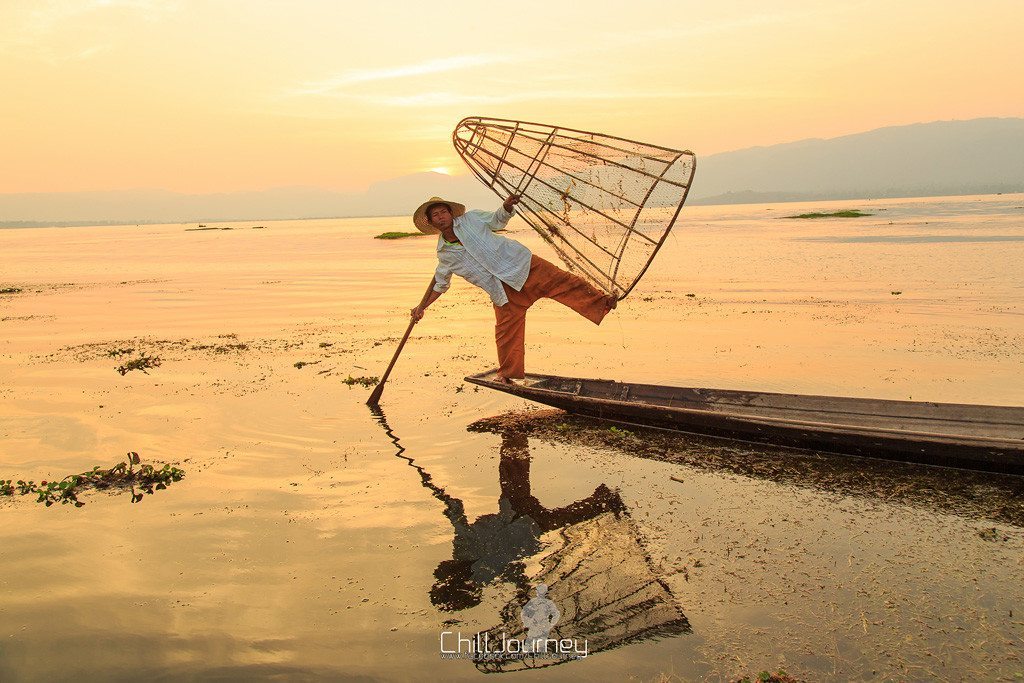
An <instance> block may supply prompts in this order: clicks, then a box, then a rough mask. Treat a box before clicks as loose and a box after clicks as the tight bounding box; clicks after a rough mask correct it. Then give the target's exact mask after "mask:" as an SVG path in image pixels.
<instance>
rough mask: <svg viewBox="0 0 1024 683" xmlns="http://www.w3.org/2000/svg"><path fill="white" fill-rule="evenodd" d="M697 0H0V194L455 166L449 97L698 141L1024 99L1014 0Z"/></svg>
mask: <svg viewBox="0 0 1024 683" xmlns="http://www.w3.org/2000/svg"><path fill="white" fill-rule="evenodd" d="M715 5H716V3H710V2H707V1H706V0H701V1H700V2H691V1H690V0H672V1H671V2H655V1H650V0H634V1H632V2H621V1H616V2H604V1H603V0H602V1H598V2H588V3H584V4H583V5H579V6H578V5H577V4H576V3H570V2H557V1H555V2H553V1H551V0H546V1H544V2H518V3H494V2H468V1H464V0H443V1H440V2H419V1H417V2H389V1H387V0H376V1H370V2H367V1H365V0H364V1H360V2H344V1H341V0H332V1H328V0H323V1H319V2H313V1H311V0H310V1H303V0H292V1H285V0H275V1H269V0H266V1H260V0H247V1H244V2H243V1H241V0H239V1H237V2H236V1H230V2H229V1H223V0H179V1H173V0H169V1H167V2H160V1H158V0H62V1H57V0H0V92H2V93H3V103H2V106H0V131H2V132H0V135H2V140H3V148H2V155H3V156H2V158H3V163H2V164H0V193H6V192H36V191H80V190H120V189H129V188H140V187H147V188H163V189H168V190H176V191H184V192H221V191H235V190H260V189H266V188H270V187H279V186H294V185H312V186H318V187H324V188H331V189H338V190H360V189H363V188H365V187H366V186H368V185H369V184H370V183H372V182H374V181H377V180H382V179H387V178H392V177H395V176H400V175H404V174H407V173H414V172H417V171H425V170H430V169H449V170H451V171H459V172H462V169H461V167H460V163H461V162H459V160H458V159H457V157H456V156H455V154H454V152H453V149H452V145H451V142H450V135H451V130H452V128H453V127H454V126H455V124H456V123H457V122H458V120H459V119H460V118H462V117H463V116H467V115H482V116H498V117H506V118H516V119H526V120H531V121H537V122H541V123H554V124H561V125H565V126H569V127H574V128H584V129H591V130H598V131H601V132H605V133H611V134H616V135H620V136H624V137H630V138H636V139H640V140H644V141H648V142H654V143H660V144H665V145H669V146H678V147H684V148H690V149H693V150H694V151H695V152H697V154H698V155H706V154H712V153H714V152H721V151H726V150H732V149H738V148H742V147H748V146H751V145H770V144H775V143H779V142H788V141H792V140H798V139H802V138H808V137H833V136H836V135H843V134H847V133H856V132H860V131H864V130H868V129H871V128H877V127H879V126H886V125H895V124H906V123H917V122H924V121H935V120H943V119H968V118H975V117H982V116H1024V47H1022V46H1024V40H1022V39H1021V36H1020V30H1021V27H1022V26H1024V2H1021V0H978V1H977V2H972V3H968V2H962V1H960V0H955V1H949V0H923V1H918V0H906V1H903V0H864V1H857V0H852V1H849V2H837V3H823V2H821V1H820V0H815V1H814V2H796V1H789V0H776V2H763V0H762V1H759V2H723V3H717V6H715ZM580 7H582V8H583V9H580Z"/></svg>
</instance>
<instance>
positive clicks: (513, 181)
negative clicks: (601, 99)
mask: <svg viewBox="0 0 1024 683" xmlns="http://www.w3.org/2000/svg"><path fill="white" fill-rule="evenodd" d="M452 142H453V143H454V145H455V149H456V151H457V152H458V153H459V156H460V157H462V160H463V161H464V162H465V163H466V165H467V166H469V168H470V170H472V171H473V173H474V174H475V175H476V176H477V178H479V179H480V180H481V181H482V182H483V183H484V184H485V185H487V186H488V187H490V188H491V189H492V190H493V191H494V192H495V194H497V195H498V196H499V197H501V198H503V199H504V198H505V197H507V196H508V195H511V194H517V195H520V196H521V197H522V201H521V203H520V205H519V206H520V209H521V210H520V215H521V216H522V217H523V219H524V220H525V221H526V222H527V224H529V225H530V227H532V228H533V229H534V230H536V231H537V233H539V234H540V236H541V237H542V238H544V240H546V241H547V242H548V243H549V244H550V245H551V246H552V247H553V248H554V250H555V252H556V253H557V254H558V255H559V257H560V258H561V259H562V261H563V262H564V263H565V265H566V266H567V267H568V268H569V270H570V271H571V272H574V273H576V274H577V275H580V276H581V277H583V278H585V279H586V280H588V281H589V282H591V283H592V284H593V285H595V286H596V287H598V288H599V289H602V290H603V291H605V292H608V293H609V294H613V295H615V296H616V297H617V298H618V299H624V298H625V297H626V296H627V295H628V294H629V293H630V291H632V289H633V287H635V286H636V283H637V282H638V281H639V280H640V278H641V277H642V276H643V274H644V272H646V270H647V268H648V267H649V266H650V264H651V261H652V260H653V259H654V256H655V255H656V254H657V253H658V250H659V249H660V248H661V246H662V244H664V242H665V239H666V237H668V234H669V232H670V231H671V230H672V227H673V226H674V225H675V223H676V220H677V219H678V217H679V212H680V211H681V209H682V207H683V203H684V202H685V201H686V195H687V193H688V192H689V189H690V184H691V182H692V181H693V174H694V171H695V169H696V157H695V155H694V154H693V152H691V151H689V150H676V149H671V148H668V147H661V146H659V145H652V144H648V143H644V142H638V141H636V140H628V139H626V138H619V137H614V136H611V135H603V134H601V133H593V132H588V131H582V130H576V129H573V128H564V127H559V126H550V125H547V124H541V123H530V122H526V121H514V120H511V119H494V118H482V117H477V116H473V117H468V118H465V119H463V120H462V121H460V122H459V125H458V126H456V128H455V131H454V132H453V133H452Z"/></svg>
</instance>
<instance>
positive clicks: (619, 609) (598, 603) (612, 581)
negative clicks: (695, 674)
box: [476, 512, 690, 672]
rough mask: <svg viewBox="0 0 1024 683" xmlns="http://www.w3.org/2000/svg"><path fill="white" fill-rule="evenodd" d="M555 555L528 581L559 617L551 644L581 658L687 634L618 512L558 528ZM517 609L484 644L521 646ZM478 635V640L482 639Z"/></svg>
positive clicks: (533, 664)
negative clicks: (564, 641)
mask: <svg viewBox="0 0 1024 683" xmlns="http://www.w3.org/2000/svg"><path fill="white" fill-rule="evenodd" d="M557 534H558V537H557V538H558V541H556V545H555V548H554V549H553V550H552V549H548V550H547V551H545V556H544V557H543V558H541V559H540V563H541V570H540V571H539V572H538V574H537V575H536V576H533V577H530V580H531V582H532V583H533V584H535V585H536V584H541V583H543V584H546V585H547V587H548V592H547V597H548V598H549V599H550V600H552V601H553V602H554V603H555V605H556V606H557V607H558V609H559V610H560V611H561V617H560V618H559V620H558V622H557V623H556V625H555V627H554V629H553V630H552V631H551V635H550V637H551V638H568V639H573V638H574V639H576V641H577V642H578V643H580V644H582V643H583V641H584V640H586V641H587V649H588V652H589V654H591V655H592V654H594V653H596V652H600V651H602V650H609V649H612V648H615V647H619V646H621V645H626V644H628V643H632V642H636V641H639V640H647V639H650V638H658V637H664V636H671V635H679V634H682V633H689V632H690V624H689V621H687V619H686V616H684V615H683V613H682V611H681V610H680V609H679V607H678V606H677V605H676V602H675V599H674V598H673V597H672V594H671V593H670V592H669V590H668V587H667V586H666V585H665V583H664V582H663V581H662V580H661V579H660V578H658V576H657V575H656V574H655V573H654V571H653V569H652V568H651V566H650V559H649V557H648V555H647V552H646V551H645V550H644V548H643V546H642V545H641V543H640V538H639V532H638V530H637V529H636V528H635V526H634V525H633V523H632V521H631V520H630V519H629V517H628V516H627V515H626V514H625V513H619V514H615V513H613V512H605V513H602V514H600V515H598V516H596V517H594V518H593V519H589V520H586V521H584V522H580V523H578V524H573V525H570V526H567V527H565V528H563V529H560V530H559V531H558V532H557ZM521 607H522V604H521V603H519V602H514V603H512V604H509V605H508V606H506V607H505V608H504V609H503V610H502V621H503V623H502V624H500V625H498V626H495V627H493V628H491V629H489V630H488V631H487V632H486V633H487V634H488V641H489V642H491V643H500V642H501V641H502V636H503V635H504V637H505V639H506V640H507V639H522V638H525V637H526V630H525V629H524V627H523V624H522V621H521V620H520V614H519V612H520V608H521ZM482 636H483V634H479V637H482ZM565 661H572V660H570V659H559V658H548V657H542V656H537V657H526V658H521V657H520V658H516V657H511V658H507V659H501V658H497V659H490V660H485V661H478V662H477V664H476V666H477V668H478V669H480V670H481V671H486V672H502V671H516V670H520V669H526V668H538V667H543V666H550V665H552V664H560V663H562V662H565Z"/></svg>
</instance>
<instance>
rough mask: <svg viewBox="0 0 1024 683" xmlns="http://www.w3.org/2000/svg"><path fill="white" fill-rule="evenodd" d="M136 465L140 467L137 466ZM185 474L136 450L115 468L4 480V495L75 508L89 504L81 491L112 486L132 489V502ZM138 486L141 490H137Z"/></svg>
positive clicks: (0, 483)
mask: <svg viewBox="0 0 1024 683" xmlns="http://www.w3.org/2000/svg"><path fill="white" fill-rule="evenodd" d="M136 466H138V467H137V468H136ZM184 476H185V472H184V470H181V469H179V468H177V467H173V466H171V465H164V466H163V467H162V468H160V469H157V468H156V467H154V466H153V465H150V464H149V463H142V462H141V459H140V458H139V454H138V453H136V452H135V451H130V452H129V453H128V459H127V460H125V461H122V462H120V463H118V464H116V465H114V466H113V467H110V468H107V469H103V468H101V467H99V466H98V465H97V466H96V467H93V468H92V469H91V470H89V471H88V472H81V473H79V474H69V475H67V476H66V477H64V478H63V479H60V480H59V481H46V480H43V481H41V482H39V483H38V484H36V483H35V482H34V481H31V480H30V481H25V480H24V479H19V480H18V481H17V482H12V480H10V479H0V496H13V495H14V494H15V493H17V494H18V495H22V496H26V495H29V494H35V495H36V502H37V503H43V504H45V505H46V507H50V506H51V505H53V504H54V503H60V504H61V505H67V504H71V505H74V506H75V507H82V506H83V505H85V503H83V502H82V501H80V500H78V494H79V493H81V492H82V491H84V490H85V489H88V488H93V489H108V488H121V489H129V490H130V491H131V496H132V499H131V500H132V503H138V502H139V501H141V500H142V498H143V496H144V495H145V494H147V493H149V494H152V493H154V492H155V491H159V490H161V489H165V488H167V487H168V486H170V485H171V484H172V483H174V482H176V481H181V479H182V478H183V477H184ZM136 487H138V490H136Z"/></svg>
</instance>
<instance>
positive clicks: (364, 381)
mask: <svg viewBox="0 0 1024 683" xmlns="http://www.w3.org/2000/svg"><path fill="white" fill-rule="evenodd" d="M341 381H342V383H344V384H347V385H349V386H350V387H351V386H354V385H356V384H358V385H360V386H364V387H366V388H367V389H369V388H370V387H375V386H377V384H378V383H379V382H380V377H353V376H352V375H349V376H348V377H346V378H345V379H343V380H341Z"/></svg>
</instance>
